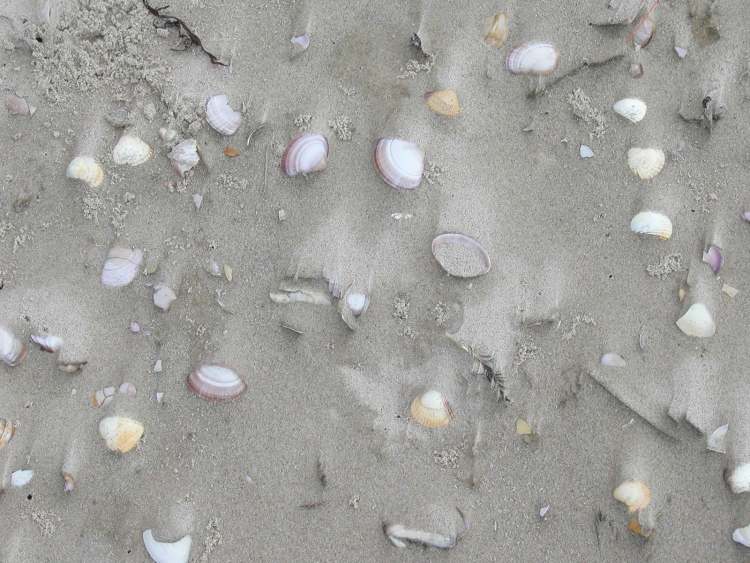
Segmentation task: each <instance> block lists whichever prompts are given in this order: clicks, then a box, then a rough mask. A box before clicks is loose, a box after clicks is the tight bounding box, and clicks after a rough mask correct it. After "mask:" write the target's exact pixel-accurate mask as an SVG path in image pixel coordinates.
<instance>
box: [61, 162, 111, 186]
mask: <svg viewBox="0 0 750 563" xmlns="http://www.w3.org/2000/svg"><path fill="white" fill-rule="evenodd" d="M65 175H66V176H67V177H68V178H73V179H74V180H80V181H81V182H83V183H85V184H87V185H88V186H89V187H91V188H96V187H98V186H101V184H102V182H103V181H104V170H103V169H102V167H101V166H99V163H98V162H97V161H96V160H95V159H94V158H92V157H90V156H77V157H75V158H74V159H73V160H71V161H70V164H68V169H67V170H66V171H65Z"/></svg>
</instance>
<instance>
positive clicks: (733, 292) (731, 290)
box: [721, 283, 740, 298]
mask: <svg viewBox="0 0 750 563" xmlns="http://www.w3.org/2000/svg"><path fill="white" fill-rule="evenodd" d="M721 291H722V292H723V293H725V294H726V295H728V296H729V297H731V298H734V297H737V294H738V293H739V292H740V290H739V289H737V288H736V287H732V286H731V285H728V284H726V283H725V284H723V285H722V286H721Z"/></svg>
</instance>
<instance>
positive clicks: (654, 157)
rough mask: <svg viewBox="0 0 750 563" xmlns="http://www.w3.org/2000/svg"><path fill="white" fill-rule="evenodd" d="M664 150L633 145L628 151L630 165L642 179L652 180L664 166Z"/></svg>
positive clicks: (634, 172)
mask: <svg viewBox="0 0 750 563" xmlns="http://www.w3.org/2000/svg"><path fill="white" fill-rule="evenodd" d="M665 160H666V159H665V157H664V151H662V150H661V149H651V148H648V149H641V148H638V147H633V148H632V149H630V150H629V151H628V166H630V170H632V172H633V174H635V175H636V176H638V177H639V178H640V179H641V180H650V179H651V178H653V177H654V176H656V175H657V174H658V173H659V172H661V169H662V168H664V162H665Z"/></svg>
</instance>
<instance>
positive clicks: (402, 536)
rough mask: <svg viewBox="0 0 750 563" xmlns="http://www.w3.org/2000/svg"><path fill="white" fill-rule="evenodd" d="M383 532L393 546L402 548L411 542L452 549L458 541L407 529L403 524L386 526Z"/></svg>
mask: <svg viewBox="0 0 750 563" xmlns="http://www.w3.org/2000/svg"><path fill="white" fill-rule="evenodd" d="M383 531H384V532H385V535H386V536H388V540H389V541H390V542H391V543H392V544H393V545H395V546H396V547H401V548H404V547H406V546H407V545H408V543H407V542H410V543H417V544H422V545H425V546H430V547H436V548H438V549H450V548H452V547H453V546H455V545H456V539H457V538H456V537H454V536H449V535H446V534H440V533H435V532H427V531H424V530H417V529H414V528H407V527H406V526H404V525H403V524H390V525H388V526H385V527H384V528H383Z"/></svg>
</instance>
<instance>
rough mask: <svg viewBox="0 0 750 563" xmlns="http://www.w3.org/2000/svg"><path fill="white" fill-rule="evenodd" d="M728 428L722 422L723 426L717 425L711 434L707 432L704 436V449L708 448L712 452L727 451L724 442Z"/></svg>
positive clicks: (721, 452) (722, 452)
mask: <svg viewBox="0 0 750 563" xmlns="http://www.w3.org/2000/svg"><path fill="white" fill-rule="evenodd" d="M728 430H729V425H728V424H724V425H723V426H719V427H718V428H717V429H716V430H714V431H713V432H711V434H709V435H708V437H707V438H706V449H709V450H711V451H712V452H718V453H720V454H725V453H727V444H726V442H727V431H728Z"/></svg>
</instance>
